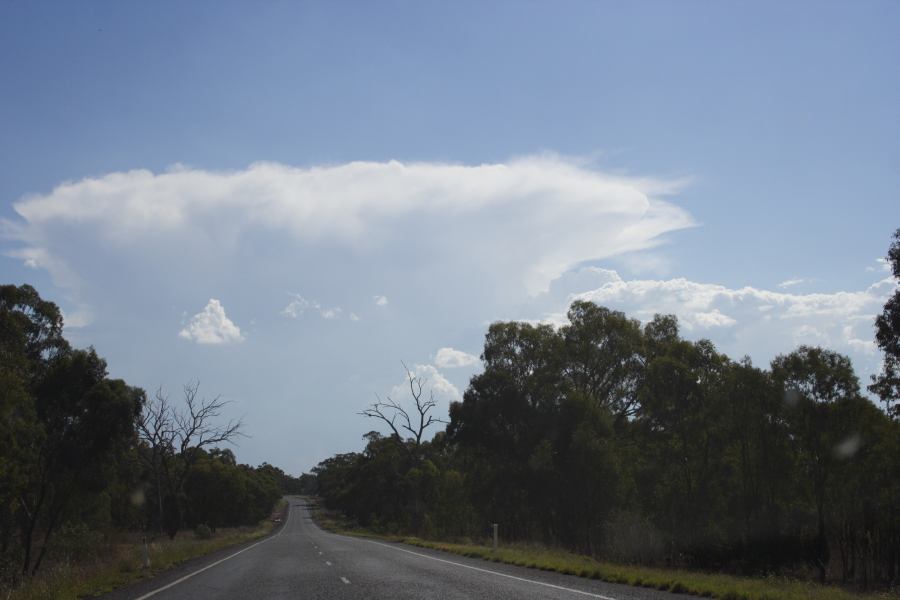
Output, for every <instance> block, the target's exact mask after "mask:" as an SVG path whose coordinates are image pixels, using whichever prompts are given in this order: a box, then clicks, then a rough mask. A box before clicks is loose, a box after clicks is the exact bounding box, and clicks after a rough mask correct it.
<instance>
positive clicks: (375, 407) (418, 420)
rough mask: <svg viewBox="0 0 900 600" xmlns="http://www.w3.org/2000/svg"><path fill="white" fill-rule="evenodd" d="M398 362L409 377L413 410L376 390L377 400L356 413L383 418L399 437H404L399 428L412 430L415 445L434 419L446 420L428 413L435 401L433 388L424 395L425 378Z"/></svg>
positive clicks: (401, 438) (401, 439) (426, 381)
mask: <svg viewBox="0 0 900 600" xmlns="http://www.w3.org/2000/svg"><path fill="white" fill-rule="evenodd" d="M400 364H402V365H403V369H404V370H405V371H406V378H407V380H408V381H409V393H410V395H411V396H412V399H413V403H414V404H415V409H414V412H413V410H406V409H405V408H404V407H403V405H402V404H401V403H400V402H398V401H397V400H394V399H393V398H391V397H390V396H386V400H382V399H381V397H380V396H379V395H378V394H375V398H376V401H375V402H374V403H372V405H371V406H369V407H368V408H367V409H365V410H363V411H361V412H360V413H359V414H361V415H363V416H364V417H370V418H373V419H380V420H382V421H384V422H385V423H387V425H388V427H390V428H391V431H392V432H393V433H394V435H395V436H396V437H397V439H398V440H400V441H403V440H404V436H403V435H402V434H401V433H400V432H401V431H402V430H405V431H408V432H409V433H411V434H412V440H413V443H414V445H415V448H417V449H418V447H419V446H421V445H422V436H423V434H424V433H425V430H426V429H428V428H429V427H430V426H431V425H433V424H435V423H446V421H444V420H443V419H438V418H436V417H435V416H434V415H431V414H429V413H430V412H431V410H432V409H433V408H435V406H437V404H436V403H435V401H434V390H433V389H429V390H428V395H427V397H426V396H425V386H426V384H427V383H428V379H427V378H425V377H420V376H418V375H416V374H414V373H413V372H412V371H410V370H409V367H407V366H406V363H404V362H402V361H401V363H400Z"/></svg>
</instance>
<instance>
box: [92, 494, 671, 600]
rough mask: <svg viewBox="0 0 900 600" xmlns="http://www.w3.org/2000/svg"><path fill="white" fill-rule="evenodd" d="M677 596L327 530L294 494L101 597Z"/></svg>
mask: <svg viewBox="0 0 900 600" xmlns="http://www.w3.org/2000/svg"><path fill="white" fill-rule="evenodd" d="M675 596H678V595H677V594H671V593H668V592H660V591H656V590H648V589H644V588H633V587H628V586H623V585H617V584H610V583H604V582H600V581H594V580H589V579H582V578H579V577H573V576H570V575H560V574H557V573H549V572H544V571H537V570H533V569H526V568H523V567H516V566H512V565H502V564H497V563H489V562H485V561H482V560H478V559H469V558H464V557H459V556H456V555H451V554H445V553H442V552H435V551H431V550H424V549H421V548H417V547H414V546H406V545H404V544H396V543H387V542H380V541H376V540H367V539H361V538H355V537H348V536H343V535H336V534H333V533H328V532H326V531H323V530H322V529H320V528H319V527H317V526H316V524H315V523H313V521H312V519H311V517H310V514H309V509H308V507H307V505H306V503H305V502H304V501H303V500H302V499H300V498H297V497H291V498H289V506H288V514H287V518H286V519H285V522H284V524H283V526H282V528H281V529H280V530H279V531H278V532H277V533H275V534H273V535H272V536H270V537H267V538H265V539H263V540H260V541H257V542H254V543H251V544H247V545H245V546H242V547H237V548H230V549H228V550H224V551H221V552H218V553H215V554H213V555H210V556H207V557H204V558H203V559H199V560H196V561H191V562H190V563H188V564H186V565H183V566H182V567H180V568H178V569H175V570H173V571H169V572H167V573H163V574H161V575H159V576H158V577H154V578H152V579H148V580H146V581H142V582H140V583H138V584H135V585H132V586H130V587H127V588H122V589H120V590H116V591H114V592H112V593H110V594H107V595H105V596H103V597H102V598H103V599H104V600H149V599H151V598H152V599H153V600H197V599H202V598H211V599H216V600H281V599H287V598H291V599H298V598H299V599H303V600H319V599H321V600H337V599H343V598H359V599H370V598H375V599H380V598H384V599H391V600H394V599H410V600H411V599H433V598H440V599H453V600H455V599H460V600H461V599H464V598H465V599H474V598H498V599H509V600H514V599H521V600H528V599H537V598H552V599H560V600H572V599H575V598H599V599H601V600H672V599H673V598H674V597H675Z"/></svg>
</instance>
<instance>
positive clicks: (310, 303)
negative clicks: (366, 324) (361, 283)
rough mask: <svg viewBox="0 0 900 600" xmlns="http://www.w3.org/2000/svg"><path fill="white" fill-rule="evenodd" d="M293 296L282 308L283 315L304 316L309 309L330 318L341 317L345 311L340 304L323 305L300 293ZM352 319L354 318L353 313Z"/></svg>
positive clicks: (324, 317) (292, 317) (294, 317)
mask: <svg viewBox="0 0 900 600" xmlns="http://www.w3.org/2000/svg"><path fill="white" fill-rule="evenodd" d="M291 296H292V299H291V301H290V302H288V305H287V306H285V307H284V308H283V309H282V310H281V314H282V315H284V316H285V317H290V318H291V319H296V318H298V317H300V316H302V315H303V314H304V313H305V312H306V311H308V310H310V311H315V312H317V313H319V316H320V317H322V318H323V319H329V320H330V319H338V318H340V316H341V313H343V312H344V311H343V309H342V308H341V307H339V306H332V307H326V306H322V305H321V304H319V303H318V302H317V301H315V300H309V299H308V298H304V297H303V296H301V295H300V294H291ZM351 319H353V316H352V315H351ZM353 320H357V319H353Z"/></svg>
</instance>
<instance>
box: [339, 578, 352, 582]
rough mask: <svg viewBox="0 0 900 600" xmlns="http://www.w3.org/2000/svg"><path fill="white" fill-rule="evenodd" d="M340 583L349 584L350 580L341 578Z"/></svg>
mask: <svg viewBox="0 0 900 600" xmlns="http://www.w3.org/2000/svg"><path fill="white" fill-rule="evenodd" d="M341 581H343V582H344V583H350V580H349V579H347V578H346V577H341Z"/></svg>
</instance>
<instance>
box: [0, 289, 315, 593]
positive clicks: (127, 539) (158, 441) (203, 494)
mask: <svg viewBox="0 0 900 600" xmlns="http://www.w3.org/2000/svg"><path fill="white" fill-rule="evenodd" d="M225 404H226V403H225V402H224V401H222V400H221V399H220V398H218V397H213V398H207V397H204V396H202V395H201V394H200V393H199V384H197V383H190V384H188V385H186V386H184V389H183V397H181V398H179V399H178V400H172V399H170V398H169V396H168V395H166V394H165V393H164V392H163V391H162V390H157V391H156V393H155V394H154V395H153V396H152V397H148V395H147V394H146V393H145V392H144V390H142V389H140V388H137V387H133V386H130V385H128V384H127V383H126V382H124V381H122V380H121V379H112V378H110V377H109V376H108V374H107V368H106V361H105V360H103V358H101V357H100V356H99V355H98V354H97V352H96V351H95V350H94V349H93V348H88V349H77V348H73V347H72V346H71V345H70V344H69V342H68V341H67V340H66V339H65V338H64V336H63V319H62V314H61V313H60V310H59V308H58V307H57V306H56V305H55V304H53V303H52V302H48V301H45V300H43V299H42V298H41V297H40V295H39V294H38V293H37V291H36V290H35V289H34V288H32V287H31V286H29V285H22V286H14V285H3V286H0V598H2V599H5V598H8V597H14V596H11V594H13V593H15V594H17V595H19V594H27V593H31V592H27V591H26V590H36V591H35V592H34V593H35V594H37V596H39V597H44V598H55V597H61V596H60V595H59V594H57V593H56V592H55V591H53V590H56V589H57V588H56V587H54V586H58V585H59V586H63V587H62V588H60V589H66V590H67V589H80V588H79V587H78V586H80V585H81V584H82V583H84V584H85V585H93V582H94V581H95V580H96V579H97V578H98V577H99V578H100V580H104V579H105V580H106V581H109V582H113V581H118V580H120V579H121V580H130V578H132V577H134V576H138V575H135V573H138V574H139V575H143V574H145V573H140V568H135V566H134V563H133V559H134V555H135V553H137V552H138V551H139V549H140V548H142V545H141V544H138V545H135V540H136V539H142V538H143V537H147V538H150V539H152V541H153V543H152V544H151V557H150V558H151V564H152V566H153V569H159V568H163V567H165V566H166V565H168V564H172V563H173V562H176V561H179V560H183V559H184V558H186V557H188V556H196V555H198V554H200V553H203V552H206V551H210V550H212V549H216V548H219V547H222V546H224V545H228V544H231V543H237V542H240V541H242V540H244V539H248V536H251V537H252V536H254V535H262V534H263V533H265V529H264V528H263V529H260V528H259V527H258V525H257V524H258V523H260V522H261V521H263V520H264V519H267V518H268V517H269V515H270V513H271V511H272V508H273V506H275V504H276V502H278V500H279V499H280V498H281V496H282V494H284V493H291V492H293V491H297V490H299V489H301V487H302V484H301V480H300V479H298V478H293V477H290V476H288V475H286V474H285V473H284V472H282V471H281V470H280V469H278V468H277V467H274V466H272V465H268V464H263V465H261V466H259V467H252V466H249V465H242V464H238V462H237V460H236V458H235V456H234V454H233V452H232V451H231V450H230V449H228V448H226V447H224V446H225V445H227V444H228V443H230V442H232V441H234V440H235V439H236V437H238V436H240V435H242V424H241V423H240V422H239V421H225V420H224V419H223V418H222V414H223V408H224V406H225ZM179 532H181V535H179ZM195 535H196V536H197V537H199V538H203V539H194V538H195ZM166 540H168V541H166ZM154 553H156V555H157V556H156V559H155V560H154V556H153V554H154ZM141 566H142V565H141ZM60 582H61V583H60ZM73 582H74V583H73ZM73 586H74V587H73ZM101 587H103V586H101ZM51 592H52V593H51ZM61 593H62V592H60V594H61ZM24 597H27V596H24Z"/></svg>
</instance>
